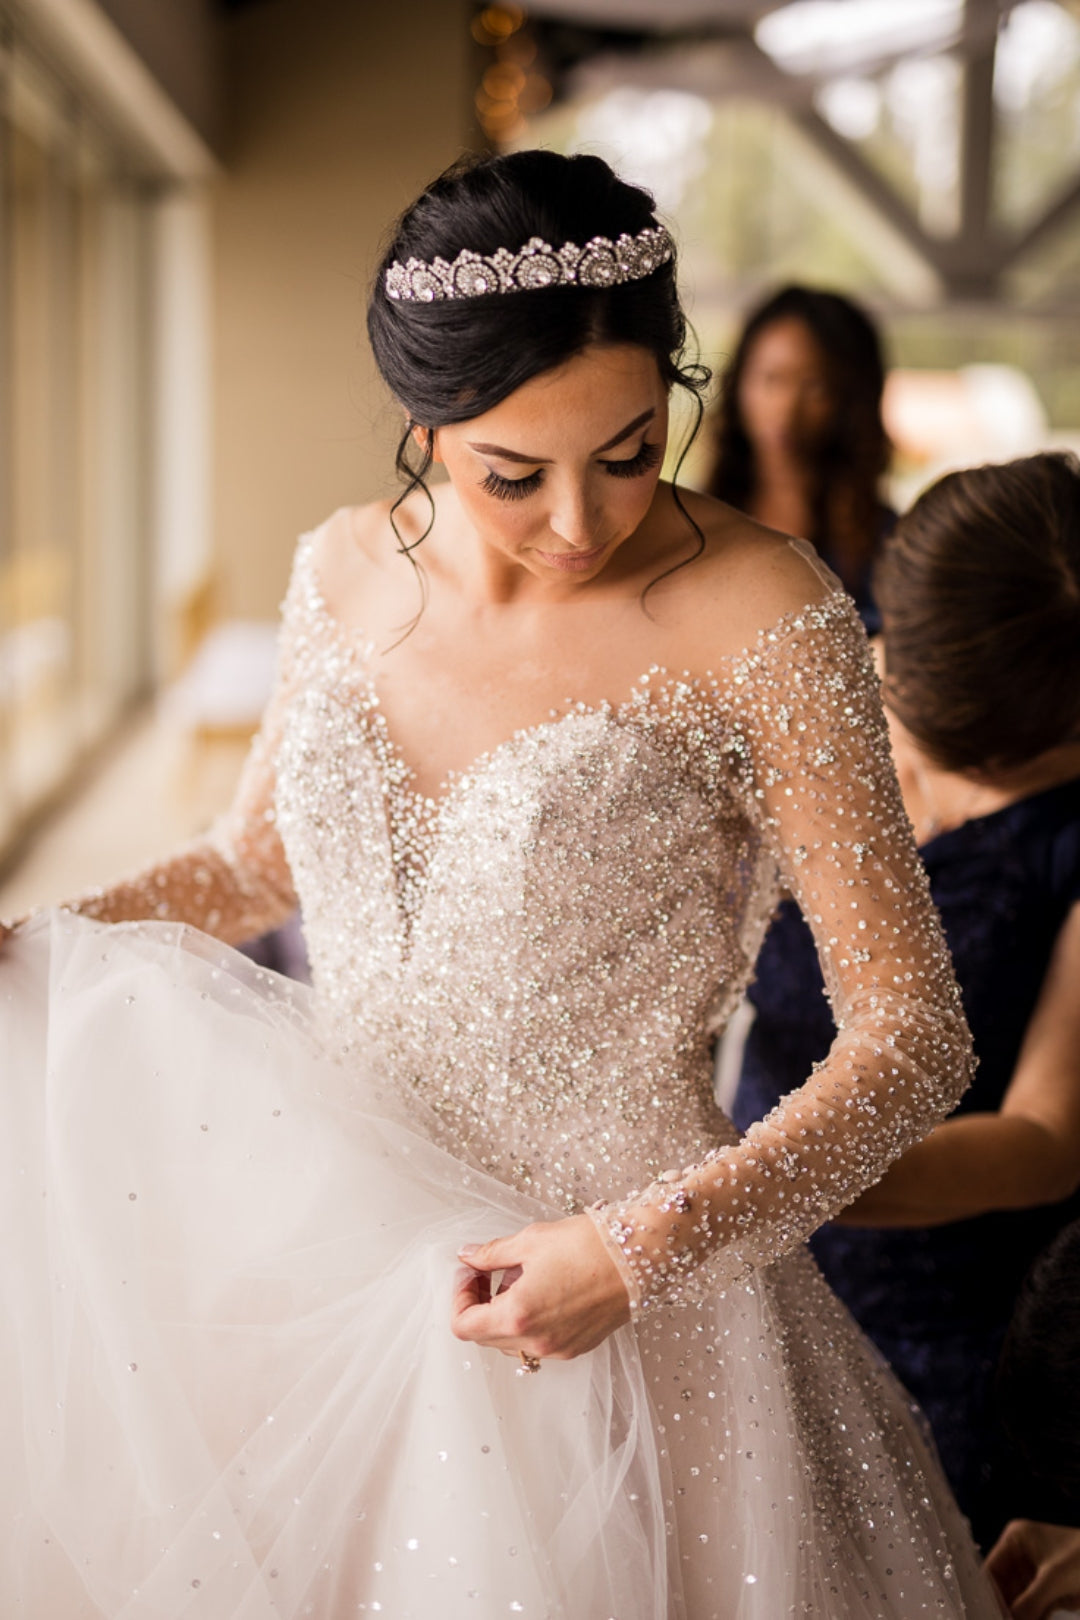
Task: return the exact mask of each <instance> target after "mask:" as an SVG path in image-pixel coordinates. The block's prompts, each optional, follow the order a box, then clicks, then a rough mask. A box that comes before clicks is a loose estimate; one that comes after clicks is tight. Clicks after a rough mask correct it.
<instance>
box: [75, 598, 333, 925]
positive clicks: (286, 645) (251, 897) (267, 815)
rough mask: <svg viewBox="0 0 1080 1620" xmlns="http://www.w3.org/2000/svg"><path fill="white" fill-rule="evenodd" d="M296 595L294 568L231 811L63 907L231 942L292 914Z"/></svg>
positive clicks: (297, 639)
mask: <svg viewBox="0 0 1080 1620" xmlns="http://www.w3.org/2000/svg"><path fill="white" fill-rule="evenodd" d="M301 594H302V593H301V591H300V588H299V586H298V582H297V575H296V571H295V570H294V575H293V582H292V584H291V585H290V588H289V592H288V595H287V596H286V599H285V603H284V610H283V619H282V626H281V631H280V634H279V640H278V672H277V678H276V682H275V687H274V691H273V694H272V696H271V699H270V702H269V704H268V706H267V709H266V712H265V714H264V715H263V719H262V723H261V725H260V727H259V730H258V732H257V734H256V736H255V738H254V741H253V742H252V745H251V749H250V751H249V753H248V757H247V760H246V762H245V764H244V768H243V770H242V772H241V776H240V780H239V783H238V786H237V790H236V794H235V796H234V798H233V802H232V804H231V806H230V808H229V809H228V810H227V811H226V812H225V814H224V815H223V816H221V817H220V818H219V820H218V821H217V822H216V823H215V825H214V826H213V827H212V828H211V829H210V831H209V832H208V833H207V834H206V836H205V837H204V838H201V839H199V840H197V841H196V842H194V843H192V844H190V845H188V846H187V847H186V848H184V849H182V850H180V851H178V852H177V853H176V854H175V855H172V856H169V857H167V858H166V859H164V860H162V861H160V862H157V863H155V864H154V865H152V866H149V867H146V868H145V869H144V870H143V871H141V872H139V873H137V874H135V875H134V876H132V877H130V878H128V879H125V880H122V881H120V882H117V883H113V884H110V885H109V886H108V887H105V888H101V889H95V890H92V891H91V892H90V893H88V894H85V895H82V896H80V897H79V898H78V899H76V900H73V901H70V902H68V903H67V909H69V910H71V911H76V912H79V913H80V914H81V915H82V916H86V917H96V918H99V919H100V920H101V921H103V922H128V921H135V920H139V919H143V918H157V919H161V920H164V921H174V922H186V923H190V924H191V925H192V926H193V927H195V928H199V929H202V930H203V931H204V932H205V933H208V934H213V935H215V936H216V937H217V938H218V939H222V940H225V941H226V942H227V943H229V944H239V943H241V942H242V941H244V940H246V939H251V938H252V937H253V936H254V935H256V934H260V933H263V932H265V931H266V930H267V929H269V928H273V927H276V926H277V925H278V924H279V923H281V922H284V920H285V919H286V918H287V917H288V916H289V915H290V914H291V913H292V912H293V911H294V910H295V908H296V904H297V901H296V894H295V891H294V889H293V883H292V877H291V874H290V871H289V863H288V860H287V859H286V855H285V850H284V847H283V845H282V841H281V837H280V835H279V832H278V827H277V817H276V810H275V804H274V795H275V782H276V762H277V754H278V748H279V745H280V741H281V732H282V725H283V721H284V716H285V712H286V709H287V707H288V704H289V702H290V701H291V698H292V696H293V694H294V692H295V689H296V686H297V683H298V680H299V664H300V659H299V657H298V644H299V643H301V642H302V636H301V635H300V633H299V632H298V629H297V621H298V619H299V617H300V612H301Z"/></svg>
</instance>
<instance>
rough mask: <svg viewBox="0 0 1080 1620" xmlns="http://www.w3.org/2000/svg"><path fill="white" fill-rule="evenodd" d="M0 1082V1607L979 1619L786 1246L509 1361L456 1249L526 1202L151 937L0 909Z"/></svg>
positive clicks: (940, 1512)
mask: <svg viewBox="0 0 1080 1620" xmlns="http://www.w3.org/2000/svg"><path fill="white" fill-rule="evenodd" d="M0 1070H2V1075H3V1085H2V1088H0V1111H2V1112H0V1155H2V1169H0V1186H2V1189H3V1191H2V1196H3V1199H4V1223H3V1231H4V1243H3V1245H2V1246H0V1276H2V1279H3V1289H4V1310H3V1313H2V1321H3V1326H2V1329H0V1331H2V1334H3V1340H2V1342H0V1357H2V1359H0V1422H2V1429H0V1433H2V1443H3V1447H4V1457H5V1464H4V1467H3V1469H2V1470H0V1481H2V1483H0V1505H2V1510H3V1522H4V1533H5V1539H4V1542H3V1544H2V1546H0V1613H3V1614H4V1615H5V1616H9V1615H10V1616H15V1615H26V1616H29V1617H33V1620H39V1617H40V1620H44V1617H49V1620H51V1617H53V1616H57V1617H61V1616H62V1617H63V1620H82V1617H84V1616H85V1617H91V1616H92V1617H95V1620H96V1617H99V1616H109V1617H121V1616H122V1617H124V1620H180V1617H181V1616H183V1617H185V1620H187V1617H191V1620H196V1617H197V1620H233V1617H237V1620H240V1617H242V1620H271V1617H272V1620H283V1617H296V1620H300V1617H301V1616H314V1617H316V1620H344V1617H345V1616H347V1615H348V1616H354V1615H357V1614H379V1613H381V1614H383V1615H386V1616H394V1617H416V1620H419V1617H424V1620H429V1617H433V1616H440V1617H451V1620H456V1617H458V1616H461V1617H466V1616H475V1617H482V1620H489V1617H495V1616H501V1615H512V1614H517V1615H524V1616H530V1617H533V1620H555V1617H558V1620H605V1617H609V1616H617V1617H618V1620H670V1617H679V1616H683V1615H686V1616H688V1617H689V1620H705V1617H706V1616H713V1615H716V1616H723V1617H724V1620H776V1617H778V1616H780V1615H783V1614H787V1613H789V1612H790V1613H816V1614H821V1615H828V1616H829V1620H843V1617H848V1616H878V1615H885V1614H890V1615H891V1614H893V1613H896V1614H900V1613H903V1614H904V1615H905V1616H907V1615H915V1614H922V1613H926V1614H935V1615H946V1616H960V1615H980V1616H981V1615H983V1614H993V1613H994V1612H995V1610H994V1609H993V1608H992V1607H991V1604H990V1599H989V1596H988V1592H987V1589H986V1588H985V1587H984V1585H983V1584H982V1581H981V1577H980V1576H979V1575H978V1573H977V1571H976V1568H975V1563H974V1555H973V1554H972V1552H971V1549H970V1545H969V1544H968V1543H967V1541H966V1539H965V1537H964V1534H963V1530H962V1527H961V1525H960V1522H959V1520H958V1518H957V1516H956V1515H955V1511H954V1510H953V1509H952V1507H951V1504H950V1502H949V1499H948V1496H947V1493H946V1491H945V1488H944V1486H943V1484H942V1483H941V1481H940V1479H939V1477H938V1475H937V1473H936V1470H935V1469H934V1466H933V1464H932V1463H931V1462H930V1460H929V1458H928V1457H927V1456H926V1454H925V1453H924V1451H923V1449H922V1446H921V1443H920V1441H919V1439H918V1436H917V1434H916V1432H915V1427H914V1424H913V1422H912V1419H911V1417H910V1415H909V1414H908V1412H907V1410H906V1406H905V1402H904V1400H903V1397H902V1396H901V1394H900V1392H899V1390H898V1389H897V1387H896V1386H895V1385H893V1384H892V1383H891V1382H890V1381H888V1380H887V1379H886V1378H885V1376H884V1375H883V1374H880V1373H879V1371H878V1369H877V1368H876V1367H874V1366H873V1365H872V1364H871V1363H870V1361H869V1360H868V1359H867V1355H866V1352H865V1350H864V1347H863V1344H862V1341H861V1340H860V1339H859V1338H858V1336H857V1335H856V1334H855V1332H854V1330H853V1329H852V1328H851V1325H850V1323H849V1322H848V1320H847V1318H846V1317H845V1316H844V1315H843V1313H842V1312H841V1311H840V1310H839V1309H838V1307H836V1306H835V1304H834V1302H833V1301H832V1298H831V1296H829V1295H828V1294H827V1291H825V1290H824V1288H823V1286H822V1285H821V1283H820V1279H818V1278H817V1276H816V1273H814V1272H813V1270H812V1268H811V1267H810V1266H809V1265H808V1264H806V1263H805V1262H804V1261H802V1260H801V1259H797V1260H796V1261H794V1262H792V1263H789V1264H786V1265H785V1266H782V1267H777V1268H773V1272H772V1273H771V1274H769V1275H762V1276H759V1277H756V1278H754V1279H752V1280H751V1282H750V1283H746V1284H743V1285H741V1286H740V1288H739V1289H737V1290H734V1291H733V1292H732V1293H731V1294H730V1295H729V1296H727V1297H726V1298H719V1299H717V1300H716V1301H715V1303H714V1304H713V1305H712V1306H711V1307H710V1309H709V1311H707V1312H704V1313H695V1312H690V1311H689V1310H687V1309H686V1308H685V1307H684V1308H682V1310H681V1312H680V1311H671V1312H667V1313H664V1312H660V1313H658V1314H657V1315H656V1316H654V1317H653V1318H652V1319H651V1320H649V1321H648V1322H647V1323H645V1324H643V1325H642V1327H641V1328H639V1329H638V1330H636V1331H635V1330H631V1329H629V1328H627V1329H624V1330H622V1331H621V1332H619V1333H617V1334H615V1335H614V1336H613V1337H612V1338H611V1339H609V1340H608V1341H607V1342H606V1343H605V1344H604V1345H603V1346H602V1347H601V1348H600V1349H599V1350H597V1351H595V1352H593V1353H592V1354H590V1355H588V1356H584V1357H582V1358H580V1359H578V1360H577V1361H574V1362H568V1363H555V1362H549V1363H545V1365H544V1366H543V1368H542V1371H541V1373H540V1374H539V1376H531V1377H521V1376H519V1375H518V1374H517V1371H516V1364H515V1363H514V1362H513V1361H512V1360H510V1359H508V1358H505V1357H503V1356H501V1355H499V1354H497V1353H495V1352H493V1351H489V1350H484V1349H477V1348H475V1347H473V1346H468V1345H463V1344H461V1343H459V1342H458V1341H456V1340H455V1339H454V1338H453V1337H452V1335H451V1333H450V1330H449V1326H448V1322H449V1305H450V1296H451V1290H452V1286H453V1282H454V1277H455V1270H456V1264H455V1260H454V1256H455V1252H456V1249H457V1247H458V1245H459V1243H460V1242H462V1241H465V1240H472V1241H476V1240H482V1239H485V1238H488V1237H492V1236H496V1235H498V1234H500V1233H504V1232H511V1231H513V1230H515V1229H517V1228H518V1227H520V1226H521V1225H523V1224H524V1223H526V1222H527V1221H529V1220H533V1219H535V1218H537V1216H543V1215H545V1214H548V1213H550V1212H548V1211H545V1210H543V1209H542V1208H540V1207H539V1206H538V1205H536V1204H533V1203H530V1201H529V1200H528V1199H526V1198H525V1197H524V1196H522V1195H521V1194H519V1193H517V1192H515V1191H512V1190H510V1189H508V1188H507V1187H505V1186H503V1185H502V1184H500V1183H498V1182H496V1181H493V1180H492V1179H490V1178H489V1177H486V1176H485V1175H483V1174H482V1173H480V1172H478V1171H477V1170H476V1169H475V1168H473V1167H470V1166H469V1165H467V1164H464V1163H462V1162H461V1161H460V1160H458V1159H456V1158H453V1157H451V1156H450V1155H449V1154H447V1153H445V1152H443V1151H442V1150H441V1149H439V1148H438V1147H436V1146H434V1145H433V1144H432V1142H431V1141H430V1140H428V1138H427V1136H426V1135H425V1132H424V1116H423V1112H422V1110H421V1109H420V1108H419V1106H418V1105H416V1104H415V1103H413V1101H412V1100H411V1099H410V1098H409V1097H408V1096H407V1095H403V1094H402V1091H401V1089H400V1086H399V1083H398V1081H399V1077H396V1076H392V1075H387V1074H383V1073H380V1072H379V1069H378V1066H377V1063H376V1061H375V1059H374V1058H373V1057H372V1055H371V1054H368V1053H365V1052H364V1051H362V1050H360V1049H358V1048H356V1049H353V1050H351V1051H349V1052H347V1053H346V1054H345V1055H344V1056H340V1055H338V1056H330V1055H328V1053H327V1051H326V1050H325V1049H324V1046H323V1043H322V1039H321V1035H320V1028H319V1018H318V1012H317V1009H316V1004H315V1002H314V999H313V997H312V995H311V993H310V992H309V991H307V990H305V989H303V988H301V987H297V986H294V985H290V984H288V983H287V982H286V981H283V980H281V979H278V978H277V977H276V976H274V975H272V974H267V973H265V972H263V971H262V970H260V969H257V968H254V967H252V965H251V964H250V963H248V962H247V961H246V960H245V959H244V958H243V957H241V956H239V955H237V954H236V953H234V952H232V951H229V950H228V949H226V948H224V947H222V946H220V945H218V944H216V943H214V942H213V941H211V940H210V939H208V938H207V937H206V936H203V935H201V934H198V933H195V932H193V931H191V930H188V929H185V928H181V927H176V926H174V925H171V924H153V923H147V924H138V925H124V926H120V927H111V928H110V927H105V926H103V925H100V924H97V923H92V922H87V921H85V920H81V919H77V918H73V917H71V916H68V915H65V914H54V915H52V916H51V917H46V918H43V919H40V920H39V921H37V922H35V923H34V924H32V925H30V926H29V927H27V928H25V929H23V930H21V931H20V932H19V934H18V935H16V937H15V938H14V939H13V940H11V941H9V942H8V944H7V945H6V946H5V947H4V949H3V951H2V953H0ZM706 1349H707V1352H708V1353H707V1354H706ZM687 1397H688V1398H687ZM868 1503H871V1504H873V1503H879V1504H880V1508H873V1507H872V1508H870V1509H868V1506H867V1504H868ZM874 1512H879V1513H880V1517H879V1523H878V1526H877V1528H875V1525H874V1523H873V1513H874ZM898 1590H900V1591H906V1592H907V1593H908V1594H909V1597H910V1602H909V1604H908V1606H906V1607H904V1608H903V1609H900V1608H896V1607H894V1606H889V1605H893V1604H894V1594H895V1593H896V1591H898Z"/></svg>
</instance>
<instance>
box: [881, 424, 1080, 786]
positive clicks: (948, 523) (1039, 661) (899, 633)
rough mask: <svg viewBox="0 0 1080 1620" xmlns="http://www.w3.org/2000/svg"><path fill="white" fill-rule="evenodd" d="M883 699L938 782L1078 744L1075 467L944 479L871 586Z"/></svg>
mask: <svg viewBox="0 0 1080 1620" xmlns="http://www.w3.org/2000/svg"><path fill="white" fill-rule="evenodd" d="M874 591H875V594H876V596H877V600H878V603H879V605H880V607H881V613H882V618H883V621H884V629H885V663H886V677H885V696H886V699H887V701H888V703H889V706H890V707H891V708H892V709H893V711H894V713H896V714H897V715H898V716H899V718H900V719H901V720H902V721H903V723H904V725H905V726H906V727H907V729H908V731H910V733H911V735H912V736H913V737H914V738H915V741H916V742H917V743H918V744H919V745H920V746H921V747H922V748H923V749H924V750H925V752H926V753H927V754H928V755H929V756H930V757H931V759H933V760H935V761H936V762H937V763H938V764H939V765H942V766H944V767H945V769H946V770H949V771H959V772H975V773H982V772H993V771H1001V770H1006V771H1007V770H1011V769H1014V768H1016V767H1017V766H1022V765H1025V764H1027V763H1028V762H1029V761H1030V760H1033V759H1036V758H1037V757H1038V756H1039V755H1040V754H1042V753H1045V752H1046V751H1047V750H1048V749H1051V748H1054V747H1057V746H1058V745H1059V744H1060V743H1064V742H1070V741H1077V740H1080V462H1078V461H1077V459H1076V457H1075V456H1073V455H1069V454H1067V453H1065V452H1061V451H1045V452H1043V453H1042V454H1040V455H1035V456H1025V457H1024V458H1023V459H1022V460H1020V461H1009V462H1006V463H1004V464H1003V465H1000V466H986V467H972V468H969V469H968V470H967V471H964V472H954V473H948V474H947V475H946V476H945V477H944V478H941V479H939V480H938V482H937V483H936V484H932V485H931V486H930V488H929V489H928V490H926V491H925V492H924V493H923V494H922V495H920V496H919V499H918V500H917V501H916V502H915V504H914V506H913V507H912V508H911V510H910V511H909V512H907V513H905V515H904V516H903V517H902V518H901V519H900V521H899V523H898V524H897V526H896V531H895V533H894V534H893V535H892V536H891V538H890V539H889V540H888V541H886V543H885V548H884V550H883V552H882V555H881V559H880V561H879V562H878V565H877V569H876V571H875V574H874Z"/></svg>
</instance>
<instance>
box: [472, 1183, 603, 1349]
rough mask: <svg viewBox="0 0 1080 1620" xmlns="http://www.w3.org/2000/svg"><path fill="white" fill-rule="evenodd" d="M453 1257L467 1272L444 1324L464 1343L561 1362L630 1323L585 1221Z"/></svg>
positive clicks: (527, 1231) (539, 1226)
mask: <svg viewBox="0 0 1080 1620" xmlns="http://www.w3.org/2000/svg"><path fill="white" fill-rule="evenodd" d="M458 1256H459V1258H460V1259H461V1260H463V1261H464V1262H465V1266H466V1268H467V1269H466V1270H465V1272H464V1273H463V1274H462V1277H461V1280H460V1283H459V1286H458V1289H457V1292H456V1294H455V1296H454V1306H453V1312H452V1315H451V1323H450V1325H451V1327H452V1329H453V1331H454V1333H455V1335H456V1336H457V1338H459V1339H465V1340H468V1341H469V1342H470V1343H472V1344H484V1345H489V1346H491V1347H492V1348H493V1349H495V1350H502V1351H503V1352H504V1353H505V1354H506V1355H517V1354H518V1353H519V1352H520V1351H524V1352H525V1354H526V1355H527V1356H538V1357H539V1358H540V1359H541V1360H545V1359H546V1360H554V1361H569V1360H570V1359H571V1358H572V1357H573V1356H580V1355H582V1354H583V1353H584V1352H585V1351H586V1350H593V1349H595V1347H596V1346H597V1345H598V1344H600V1343H601V1342H602V1341H603V1340H604V1339H606V1338H607V1336H608V1334H609V1333H613V1332H614V1331H615V1329H616V1328H617V1327H621V1326H622V1324H623V1323H624V1322H628V1321H629V1320H630V1303H629V1300H628V1299H627V1295H626V1286H625V1284H624V1283H623V1280H622V1278H621V1277H620V1275H619V1272H618V1268H617V1267H616V1265H615V1262H614V1260H613V1259H612V1258H611V1256H610V1254H609V1253H608V1251H607V1249H606V1248H605V1247H604V1242H603V1239H602V1238H601V1237H600V1234H599V1233H598V1232H597V1230H596V1227H595V1226H594V1225H593V1222H592V1221H591V1220H590V1219H589V1217H588V1216H587V1215H572V1216H569V1217H568V1218H567V1219H566V1220H562V1221H544V1222H537V1223H536V1224H534V1225H533V1226H526V1227H525V1228H524V1230H523V1231H521V1232H518V1233H516V1234H515V1235H514V1236H513V1237H508V1238H498V1239H496V1241H495V1242H494V1243H480V1244H471V1245H469V1246H468V1247H466V1248H462V1249H460V1250H459V1251H458ZM498 1271H501V1272H502V1273H503V1278H502V1282H501V1284H500V1285H499V1288H498V1292H497V1293H495V1294H494V1296H493V1295H492V1292H491V1274H492V1272H498Z"/></svg>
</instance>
